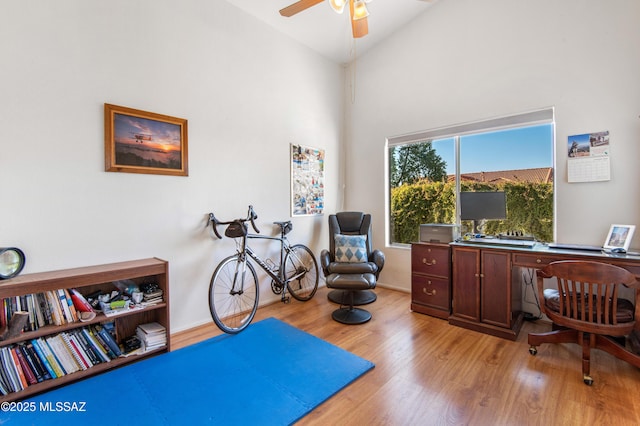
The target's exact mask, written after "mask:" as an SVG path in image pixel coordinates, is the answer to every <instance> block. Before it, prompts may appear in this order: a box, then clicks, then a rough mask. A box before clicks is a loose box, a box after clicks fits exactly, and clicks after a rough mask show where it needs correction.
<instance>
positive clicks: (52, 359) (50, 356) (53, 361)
mask: <svg viewBox="0 0 640 426" xmlns="http://www.w3.org/2000/svg"><path fill="white" fill-rule="evenodd" d="M37 341H38V344H39V345H40V350H42V353H44V356H45V357H46V358H47V361H49V365H51V368H53V371H54V372H55V373H56V377H62V376H64V375H65V374H66V372H65V371H64V368H63V367H62V364H60V362H59V361H58V357H56V356H55V354H54V353H53V352H52V351H51V349H50V347H49V344H48V343H47V341H46V340H45V339H44V338H42V337H40V338H38V339H37Z"/></svg>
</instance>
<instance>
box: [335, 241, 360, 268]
mask: <svg viewBox="0 0 640 426" xmlns="http://www.w3.org/2000/svg"><path fill="white" fill-rule="evenodd" d="M335 247H336V252H335V261H336V262H353V263H360V262H366V261H367V260H368V259H367V238H366V236H364V235H344V234H336V235H335Z"/></svg>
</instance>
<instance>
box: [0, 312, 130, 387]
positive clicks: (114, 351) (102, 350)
mask: <svg viewBox="0 0 640 426" xmlns="http://www.w3.org/2000/svg"><path fill="white" fill-rule="evenodd" d="M121 354H122V351H121V349H120V347H119V346H118V343H117V342H116V340H115V339H114V338H113V336H112V335H111V333H109V331H108V326H107V327H106V328H105V327H103V326H101V325H98V324H95V325H92V326H88V327H83V328H78V329H75V330H69V331H66V332H62V333H58V334H55V335H51V336H46V337H39V338H36V339H31V340H28V341H25V342H21V343H18V344H15V345H10V346H4V347H2V348H0V364H1V365H0V394H2V395H6V394H8V393H11V392H19V391H21V390H23V389H25V388H27V387H28V386H30V385H33V384H36V383H39V382H42V381H45V380H49V379H55V378H58V377H62V376H65V375H67V374H71V373H74V372H76V371H82V370H86V369H88V368H91V367H93V366H94V365H97V364H100V363H104V362H110V361H111V360H112V359H115V358H117V357H119V356H120V355H121Z"/></svg>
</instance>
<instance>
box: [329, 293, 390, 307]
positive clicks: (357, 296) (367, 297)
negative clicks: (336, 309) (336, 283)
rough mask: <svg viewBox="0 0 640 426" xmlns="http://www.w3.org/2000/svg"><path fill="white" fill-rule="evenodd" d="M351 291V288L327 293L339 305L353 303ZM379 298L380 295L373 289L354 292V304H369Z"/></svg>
mask: <svg viewBox="0 0 640 426" xmlns="http://www.w3.org/2000/svg"><path fill="white" fill-rule="evenodd" d="M350 293H351V291H350V290H332V291H330V292H329V294H328V295H327V299H329V300H330V301H331V302H333V303H337V304H339V305H348V304H349V303H351V295H350ZM377 298H378V296H377V295H376V294H375V293H374V292H373V291H371V290H360V291H356V292H354V293H353V305H354V306H361V305H368V304H369V303H373V302H375V301H376V299H377Z"/></svg>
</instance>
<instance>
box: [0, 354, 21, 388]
mask: <svg viewBox="0 0 640 426" xmlns="http://www.w3.org/2000/svg"><path fill="white" fill-rule="evenodd" d="M0 358H1V359H2V370H3V372H4V373H5V375H6V380H7V384H8V385H9V386H8V387H9V390H10V391H11V392H20V391H21V390H22V383H21V382H20V379H19V378H18V372H17V371H16V369H15V366H14V364H13V361H12V358H11V355H10V354H9V348H8V347H6V346H4V347H2V348H1V349H0Z"/></svg>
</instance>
